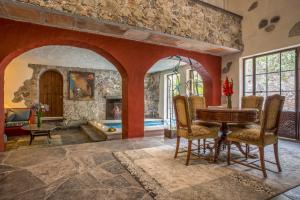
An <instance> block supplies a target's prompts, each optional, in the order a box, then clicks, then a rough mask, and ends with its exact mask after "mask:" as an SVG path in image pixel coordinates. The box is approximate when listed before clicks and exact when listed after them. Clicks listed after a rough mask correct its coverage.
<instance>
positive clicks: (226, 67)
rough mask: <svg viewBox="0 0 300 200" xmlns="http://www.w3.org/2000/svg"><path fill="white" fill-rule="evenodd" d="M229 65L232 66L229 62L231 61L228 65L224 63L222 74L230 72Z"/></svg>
mask: <svg viewBox="0 0 300 200" xmlns="http://www.w3.org/2000/svg"><path fill="white" fill-rule="evenodd" d="M231 65H232V62H231V61H230V62H228V63H226V66H225V67H224V68H223V69H222V73H223V74H226V73H228V72H229V70H230V67H231Z"/></svg>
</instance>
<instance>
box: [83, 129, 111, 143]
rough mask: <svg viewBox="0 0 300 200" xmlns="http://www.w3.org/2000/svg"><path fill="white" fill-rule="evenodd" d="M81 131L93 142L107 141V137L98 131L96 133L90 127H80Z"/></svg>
mask: <svg viewBox="0 0 300 200" xmlns="http://www.w3.org/2000/svg"><path fill="white" fill-rule="evenodd" d="M80 128H81V130H83V131H84V132H85V133H86V134H87V135H88V136H89V138H90V139H91V140H92V141H94V142H100V141H105V140H107V137H106V135H105V134H103V133H102V132H100V131H97V130H96V129H95V128H94V127H92V126H90V125H81V126H80Z"/></svg>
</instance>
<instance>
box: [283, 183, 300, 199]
mask: <svg viewBox="0 0 300 200" xmlns="http://www.w3.org/2000/svg"><path fill="white" fill-rule="evenodd" d="M284 195H286V196H287V197H289V198H290V199H293V200H300V186H298V187H296V188H294V189H291V190H289V191H287V192H286V193H284Z"/></svg>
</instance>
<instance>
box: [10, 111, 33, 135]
mask: <svg viewBox="0 0 300 200" xmlns="http://www.w3.org/2000/svg"><path fill="white" fill-rule="evenodd" d="M33 117H34V116H33V112H32V111H31V109H30V108H6V109H5V130H4V132H5V134H6V135H7V136H19V135H28V134H29V132H28V131H25V130H23V129H22V127H23V126H25V125H28V124H31V123H32V122H33Z"/></svg>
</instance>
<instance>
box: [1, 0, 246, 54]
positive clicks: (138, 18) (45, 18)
mask: <svg viewBox="0 0 300 200" xmlns="http://www.w3.org/2000/svg"><path fill="white" fill-rule="evenodd" d="M19 2H22V3H26V4H27V5H28V4H30V5H34V6H37V7H42V8H48V9H50V10H42V9H38V10H35V11H33V10H30V11H29V10H27V9H26V8H24V5H25V4H23V5H22V8H20V9H18V8H16V5H15V4H18V3H19ZM3 4H4V5H5V6H4V10H3V13H4V15H6V16H10V17H12V18H18V19H19V18H22V20H25V19H26V18H29V21H31V22H36V23H42V24H46V25H51V26H59V27H64V28H68V29H78V28H79V29H80V28H82V29H85V28H89V29H92V30H93V31H99V30H100V32H101V30H104V32H107V33H109V34H110V33H112V34H114V35H119V36H123V35H124V34H125V33H126V32H127V31H128V30H143V31H149V32H155V33H158V34H168V35H170V36H179V37H182V39H192V40H197V41H201V42H205V43H209V44H213V45H220V46H223V47H229V48H233V49H237V50H241V49H243V44H242V33H241V20H242V17H240V16H238V15H236V14H233V13H230V12H228V11H225V10H223V9H220V8H216V7H213V6H210V5H208V4H207V3H204V2H202V1H195V0H177V1H165V0H156V1H149V0H131V1H127V0H115V1H111V0H80V1H74V0H65V1H45V0H17V1H16V2H15V4H13V3H7V2H6V1H4V2H3ZM51 10H53V11H56V12H54V13H52V12H51ZM49 12H51V13H50V14H49ZM3 13H2V15H3ZM60 13H62V14H67V15H66V16H63V15H61V14H60ZM0 14H1V13H0ZM80 17H87V18H88V19H91V20H95V19H96V20H97V21H89V20H84V22H83V20H82V19H81V18H80ZM25 21H26V20H25ZM101 23H102V24H101ZM95 25H96V27H95ZM98 25H100V26H102V28H99V27H97V26H98ZM152 39H153V38H152V37H149V38H148V39H146V40H145V41H148V40H149V41H148V42H151V40H152ZM176 45H178V44H176Z"/></svg>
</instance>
